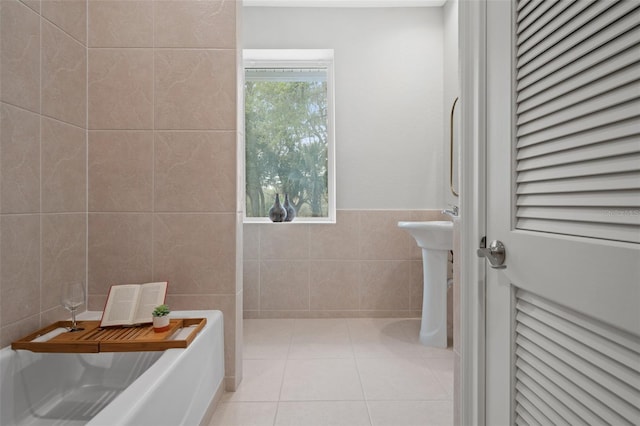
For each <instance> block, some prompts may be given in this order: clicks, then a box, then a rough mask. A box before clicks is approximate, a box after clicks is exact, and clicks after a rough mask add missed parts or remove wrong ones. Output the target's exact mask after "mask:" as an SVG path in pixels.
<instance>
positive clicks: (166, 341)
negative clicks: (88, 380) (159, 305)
mask: <svg viewBox="0 0 640 426" xmlns="http://www.w3.org/2000/svg"><path fill="white" fill-rule="evenodd" d="M206 323H207V319H206V318H176V319H171V320H170V321H169V329H168V330H167V331H163V332H161V333H156V332H154V331H153V326H152V325H150V324H149V325H142V326H137V327H118V328H100V321H78V326H79V327H81V328H84V330H82V331H75V332H73V333H71V332H63V333H62V334H59V335H57V336H55V337H53V338H51V339H49V340H47V341H44V342H34V341H33V340H34V339H36V338H38V337H40V336H43V335H45V334H47V333H49V332H51V331H53V330H55V329H57V328H61V327H62V328H68V327H69V326H70V325H71V322H70V321H58V322H56V323H53V324H51V325H49V326H47V327H44V328H42V329H40V330H38V331H36V332H35V333H31V334H29V335H27V336H25V337H23V338H22V339H19V340H16V341H15V342H13V343H12V344H11V348H12V349H26V350H29V351H32V352H61V353H97V352H136V351H163V350H165V349H171V348H186V347H187V346H189V344H190V343H191V342H192V341H193V339H194V338H195V336H196V335H197V334H198V333H199V332H200V330H202V328H203V327H204V325H205V324H206ZM193 325H195V326H196V327H193V328H192V330H191V331H190V333H189V334H188V335H187V337H185V338H184V339H176V340H170V339H171V336H173V335H174V334H175V333H177V332H178V331H179V330H180V329H181V328H186V327H191V326H193Z"/></svg>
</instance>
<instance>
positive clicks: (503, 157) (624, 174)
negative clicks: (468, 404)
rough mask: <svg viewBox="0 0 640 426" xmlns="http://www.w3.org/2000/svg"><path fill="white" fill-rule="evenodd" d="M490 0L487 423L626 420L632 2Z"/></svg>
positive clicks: (639, 185)
mask: <svg viewBox="0 0 640 426" xmlns="http://www.w3.org/2000/svg"><path fill="white" fill-rule="evenodd" d="M486 10H487V16H486V33H487V65H486V67H487V72H486V75H487V80H486V85H487V94H486V96H487V98H486V105H487V110H486V117H487V118H486V120H487V123H486V125H487V135H486V141H487V164H486V178H487V200H486V201H487V212H486V216H487V224H486V233H487V245H488V243H489V242H490V241H492V240H500V241H501V242H502V243H504V246H505V247H506V261H505V265H506V268H505V269H493V268H490V267H489V263H488V262H487V268H486V353H485V363H486V364H485V368H486V370H485V374H486V376H485V380H486V383H485V386H486V394H485V404H486V407H485V408H486V411H485V423H486V424H487V425H491V426H497V425H507V424H569V425H574V424H598V425H599V424H615V425H622V424H638V423H640V355H639V354H640V339H639V337H638V336H640V250H639V248H640V2H635V1H622V2H614V1H609V0H599V1H595V2H594V1H589V0H579V1H577V2H569V1H566V2H565V1H553V0H519V1H518V0H514V1H508V0H490V1H487V2H486ZM516 33H518V34H517V35H516ZM514 70H516V71H514ZM598 73H599V74H598Z"/></svg>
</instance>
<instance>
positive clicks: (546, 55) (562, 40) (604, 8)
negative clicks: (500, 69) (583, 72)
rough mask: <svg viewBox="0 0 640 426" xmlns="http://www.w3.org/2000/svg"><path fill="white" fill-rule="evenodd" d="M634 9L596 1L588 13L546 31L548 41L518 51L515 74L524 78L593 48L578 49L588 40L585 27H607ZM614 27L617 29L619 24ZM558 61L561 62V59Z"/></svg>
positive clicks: (587, 10) (623, 5)
mask: <svg viewBox="0 0 640 426" xmlns="http://www.w3.org/2000/svg"><path fill="white" fill-rule="evenodd" d="M636 7H637V5H635V4H633V3H626V4H625V3H621V4H618V3H613V2H609V1H600V2H596V3H595V4H594V5H593V6H591V7H589V8H588V9H585V10H584V11H583V12H582V13H580V14H579V15H577V16H576V17H574V18H573V19H571V20H570V21H569V22H567V23H566V24H565V25H564V26H561V27H556V28H549V30H550V31H552V32H551V33H550V34H549V36H548V37H546V38H544V39H542V40H540V42H539V43H538V44H535V45H531V46H528V47H523V48H522V49H519V51H518V55H517V56H518V61H517V64H516V65H517V68H518V70H519V72H520V73H522V76H525V75H528V74H529V73H531V72H533V71H535V70H538V69H540V68H541V66H542V65H544V64H547V63H549V62H551V61H553V60H556V59H558V58H559V57H560V56H561V55H562V54H563V53H567V52H569V51H572V54H575V52H574V49H578V50H577V52H579V51H580V50H581V49H584V48H587V49H588V48H589V47H595V46H581V45H580V44H581V43H584V41H585V40H586V39H587V38H589V37H590V36H591V34H590V33H589V27H588V26H587V25H585V24H588V23H591V24H594V25H598V26H607V25H611V24H613V23H614V22H616V21H617V20H619V19H620V18H622V17H624V16H625V15H626V14H627V13H628V12H630V11H632V10H634V9H635V8H636ZM616 24H618V25H619V24H620V23H616ZM632 26H633V25H632ZM625 27H626V26H625V25H623V26H621V27H617V29H616V31H614V32H613V33H617V34H620V33H621V32H624V30H622V31H620V32H619V30H620V29H622V28H625ZM611 29H613V28H611ZM611 29H610V30H611ZM627 29H628V27H627ZM590 41H592V40H590ZM562 56H564V55H562ZM562 60H565V59H564V58H563V59H562Z"/></svg>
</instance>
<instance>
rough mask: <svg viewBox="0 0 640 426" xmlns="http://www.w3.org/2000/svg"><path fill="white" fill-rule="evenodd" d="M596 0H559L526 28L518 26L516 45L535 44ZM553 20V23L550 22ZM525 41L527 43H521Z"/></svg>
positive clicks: (525, 46)
mask: <svg viewBox="0 0 640 426" xmlns="http://www.w3.org/2000/svg"><path fill="white" fill-rule="evenodd" d="M596 1H597V0H581V1H567V0H564V1H561V2H560V4H559V5H557V6H556V8H554V9H551V10H549V11H547V13H545V14H544V15H543V16H541V17H540V18H539V19H537V20H536V21H535V22H533V23H532V24H531V25H530V26H528V27H527V28H526V29H524V28H521V26H518V45H521V44H522V45H523V48H524V49H527V48H529V47H530V46H531V44H537V43H539V42H540V40H543V39H544V38H546V37H547V36H548V35H549V34H551V33H552V32H553V31H554V30H556V29H558V28H559V27H561V26H563V25H565V24H566V23H567V22H568V21H569V20H570V19H572V18H573V17H574V16H576V15H577V14H579V13H580V12H582V11H583V10H584V9H586V8H587V7H589V6H591V5H592V4H593V3H595V2H596ZM552 21H553V23H551V22H552ZM523 43H527V44H523Z"/></svg>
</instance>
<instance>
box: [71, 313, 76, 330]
mask: <svg viewBox="0 0 640 426" xmlns="http://www.w3.org/2000/svg"><path fill="white" fill-rule="evenodd" d="M77 329H78V325H77V324H76V310H75V308H73V309H71V331H74V330H77Z"/></svg>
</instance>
